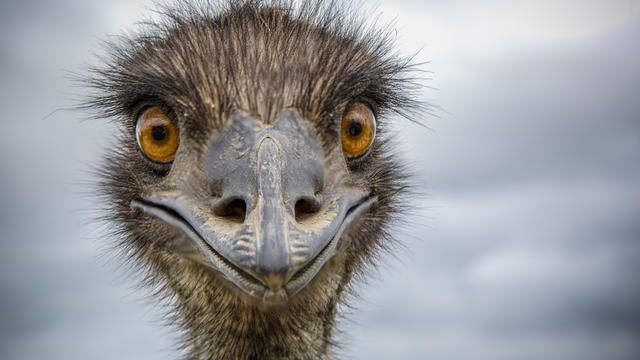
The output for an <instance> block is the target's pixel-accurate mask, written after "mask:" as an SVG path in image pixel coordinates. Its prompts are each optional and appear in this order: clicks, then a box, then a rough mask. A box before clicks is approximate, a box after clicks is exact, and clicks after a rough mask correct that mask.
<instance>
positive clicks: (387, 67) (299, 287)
mask: <svg viewBox="0 0 640 360" xmlns="http://www.w3.org/2000/svg"><path fill="white" fill-rule="evenodd" d="M333 5H335V4H333ZM333 5H332V4H324V5H323V3H321V2H316V1H310V2H304V3H303V4H302V5H301V6H300V8H299V9H297V10H294V9H293V6H291V5H283V4H279V5H269V4H262V3H259V2H254V1H248V2H229V3H228V4H227V5H223V6H222V7H223V8H213V6H210V7H206V6H205V8H197V7H193V6H183V7H181V8H179V9H175V8H169V9H165V18H164V20H161V21H160V22H158V23H156V24H152V25H151V26H150V27H149V28H147V29H146V30H145V31H144V32H142V33H141V34H139V35H138V36H137V37H134V38H132V39H126V38H124V39H120V42H118V43H116V44H112V49H111V58H110V59H108V60H107V63H106V65H105V66H104V67H102V68H97V69H94V70H93V71H94V75H95V76H94V77H93V78H91V79H89V83H90V85H91V86H92V88H93V89H94V90H95V91H96V92H95V93H94V94H92V98H91V100H90V105H91V106H93V107H94V108H97V109H99V110H100V111H101V112H102V113H103V114H105V115H106V116H108V117H112V118H114V117H115V118H118V119H119V124H120V125H121V130H122V131H121V134H120V137H119V142H118V145H117V146H115V147H114V150H113V151H112V152H111V153H110V154H109V155H108V156H107V158H106V164H105V166H104V169H103V176H104V182H103V195H104V196H105V197H106V200H107V202H108V204H109V210H110V214H111V217H110V218H111V220H112V223H113V224H114V225H115V230H114V231H115V232H116V233H117V234H118V235H119V236H120V238H121V244H122V246H123V248H124V249H125V250H126V251H128V252H129V254H131V255H132V256H133V258H134V259H136V261H137V262H138V263H139V264H141V265H142V266H143V267H144V268H146V269H148V270H149V274H150V281H151V282H152V283H156V284H160V285H161V287H162V289H163V290H165V291H166V294H167V295H169V296H177V298H178V300H179V303H178V308H179V309H178V312H179V313H181V315H182V316H183V318H184V323H186V325H185V326H186V327H190V328H192V329H194V328H198V329H200V330H201V333H202V334H205V333H207V334H210V333H211V332H216V331H217V332H220V331H222V330H220V329H221V328H222V327H223V326H222V325H220V324H217V325H216V326H218V328H216V329H215V330H210V331H208V332H207V331H206V329H204V328H205V327H207V326H209V325H207V324H205V320H202V323H200V322H199V321H200V320H199V319H200V317H198V316H201V315H196V314H202V313H212V312H215V313H220V312H222V311H223V310H221V309H222V307H224V306H228V307H229V308H228V309H227V310H228V311H229V312H235V313H238V314H241V311H240V310H239V309H257V308H263V309H264V308H265V307H266V308H271V309H275V308H282V307H284V308H286V314H287V316H289V315H290V316H292V317H295V319H296V321H300V322H303V321H306V320H303V319H307V318H308V319H309V321H312V319H314V318H315V317H318V316H319V315H318V314H320V313H322V314H324V315H322V316H324V317H325V318H326V319H325V320H326V321H325V322H331V323H332V321H333V320H332V319H333V314H334V311H335V305H336V303H337V302H339V300H340V294H341V293H342V291H343V290H344V288H345V287H346V285H347V284H348V282H349V281H350V279H351V277H352V276H353V274H354V272H356V271H357V270H358V269H360V268H361V267H363V266H364V265H367V264H368V263H370V261H371V259H372V254H374V253H375V251H376V250H378V249H379V248H382V247H385V242H386V241H387V237H386V235H385V234H386V232H385V229H386V228H385V225H386V223H387V222H388V220H389V219H390V218H391V217H392V216H393V215H394V209H395V207H394V205H395V204H396V200H397V196H395V195H397V194H398V192H399V191H400V190H401V189H402V188H403V187H404V182H403V180H404V175H403V173H402V171H401V167H400V166H399V165H398V164H397V162H396V161H395V160H394V158H393V155H392V154H390V149H388V147H387V146H386V145H385V144H386V139H385V134H384V122H385V119H386V117H387V116H388V114H389V113H391V112H397V113H401V114H405V113H407V111H408V110H409V108H410V107H411V106H412V105H414V103H413V102H412V100H411V98H410V96H409V95H410V94H409V93H408V92H407V91H406V90H407V84H408V83H409V81H408V80H407V78H406V73H407V71H408V70H409V69H410V65H409V62H408V60H404V59H398V58H396V57H395V56H393V54H392V53H391V51H390V42H389V39H388V37H387V36H385V35H384V33H381V32H378V31H373V30H372V31H365V30H364V27H363V25H361V24H359V23H357V22H355V21H352V20H349V21H347V20H345V19H349V18H350V17H352V14H351V13H349V12H341V11H342V10H340V8H339V7H338V8H335V7H333ZM256 305H257V307H256ZM276 305H277V306H276ZM247 306H249V307H247ZM274 306H275V307H274ZM278 311H280V310H278ZM242 314H246V312H244V313H242ZM264 314H266V313H264ZM305 314H307V315H308V316H307V315H305ZM256 316H257V315H256ZM260 316H263V315H260ZM264 316H267V315H264ZM305 316H307V317H305ZM202 319H204V317H202ZM252 319H253V320H247V321H254V320H255V321H258V320H256V319H257V318H252ZM259 321H262V320H259ZM277 321H279V320H278V319H276V320H273V322H277ZM283 321H284V320H283ZM211 326H213V325H211ZM229 326H236V325H235V323H234V324H231V325H229ZM238 326H239V325H238ZM270 326H271V325H270ZM287 326H289V327H290V325H287ZM304 326H306V325H304ZM304 326H303V325H300V329H302V328H303V327H304ZM326 326H327V328H326V329H325V330H323V331H324V334H325V335H324V336H328V335H327V334H328V332H329V330H327V329H330V325H326ZM283 329H284V327H283ZM200 330H198V331H200ZM194 331H195V330H194ZM238 331H240V330H238ZM283 331H284V330H283ZM305 331H306V330H305ZM314 331H315V330H314ZM272 332H274V333H275V332H276V331H275V330H273V331H272ZM320 333H322V331H320ZM195 336H196V335H194V337H195ZM198 336H200V335H198ZM202 336H205V335H202ZM314 336H315V335H314ZM193 344H202V340H193ZM193 346H196V345H193ZM198 346H200V345H198Z"/></svg>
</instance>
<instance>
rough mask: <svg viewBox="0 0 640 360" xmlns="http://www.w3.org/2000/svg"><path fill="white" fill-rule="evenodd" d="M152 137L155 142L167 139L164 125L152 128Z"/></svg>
mask: <svg viewBox="0 0 640 360" xmlns="http://www.w3.org/2000/svg"><path fill="white" fill-rule="evenodd" d="M151 136H152V137H153V140H155V141H162V140H164V139H166V138H167V129H166V128H165V127H164V126H162V125H156V126H154V127H153V128H151Z"/></svg>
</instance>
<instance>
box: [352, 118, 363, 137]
mask: <svg viewBox="0 0 640 360" xmlns="http://www.w3.org/2000/svg"><path fill="white" fill-rule="evenodd" d="M361 132H362V124H360V123H359V122H356V121H354V122H352V123H351V124H350V125H349V135H351V136H353V137H356V136H358V135H360V133H361Z"/></svg>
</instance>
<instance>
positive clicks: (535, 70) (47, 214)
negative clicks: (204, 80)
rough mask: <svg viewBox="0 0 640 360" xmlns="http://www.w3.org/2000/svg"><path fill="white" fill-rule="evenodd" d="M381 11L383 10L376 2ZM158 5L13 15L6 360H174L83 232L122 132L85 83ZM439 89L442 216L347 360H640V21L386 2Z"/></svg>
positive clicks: (164, 335)
mask: <svg viewBox="0 0 640 360" xmlns="http://www.w3.org/2000/svg"><path fill="white" fill-rule="evenodd" d="M373 5H375V3H374V4H373ZM151 7H152V2H151V1H138V2H125V1H109V2H103V1H101V2H98V1H86V0H64V1H62V0H57V1H33V0H24V1H17V0H14V1H6V0H5V1H2V2H1V3H0V29H1V32H0V104H1V109H2V113H3V119H2V121H1V122H0V124H1V125H2V127H1V131H0V134H1V138H2V140H1V141H0V358H1V359H175V358H176V357H177V355H178V353H177V352H176V351H175V350H173V344H174V342H175V338H174V333H173V331H172V330H171V329H168V328H165V327H164V326H162V324H161V321H160V318H161V314H162V309H161V308H159V307H154V306H149V302H150V301H149V300H148V299H146V298H145V292H144V291H139V290H136V281H135V276H134V277H133V278H130V277H127V276H126V275H125V274H127V269H123V268H121V267H118V259H117V258H114V257H113V256H111V255H109V254H110V252H109V250H108V248H109V245H110V244H111V243H110V241H109V239H106V238H103V237H101V231H100V230H99V229H96V226H95V225H92V224H89V225H87V224H86V223H87V222H88V219H89V218H90V216H92V212H91V209H92V208H94V207H95V204H94V202H93V200H92V199H91V196H90V194H89V196H86V194H83V193H85V192H86V191H87V189H90V187H89V186H88V185H87V184H91V183H92V182H94V181H95V179H94V178H92V175H91V172H90V170H89V168H90V166H91V165H92V164H95V163H96V161H97V159H99V157H100V153H101V151H102V149H103V148H104V147H107V146H109V144H110V140H111V139H112V134H111V132H112V131H113V128H112V127H111V126H110V125H109V124H107V123H106V122H104V121H95V120H88V121H83V119H84V118H86V117H87V114H86V113H82V112H79V111H67V110H58V111H55V110H56V109H64V108H68V107H71V106H73V105H75V104H77V100H78V98H79V96H78V95H81V94H82V93H83V92H84V90H83V89H82V88H80V87H77V86H75V85H74V84H73V83H72V81H70V80H69V79H68V78H67V77H68V72H82V71H83V69H84V68H85V67H86V64H95V63H97V62H98V60H97V59H96V57H95V56H94V55H92V54H94V53H97V54H100V53H102V50H101V48H100V45H99V42H100V40H104V39H107V38H108V34H121V33H122V32H123V31H125V30H132V29H134V23H135V22H136V21H140V20H142V19H144V18H145V17H147V16H149V11H147V10H146V9H148V8H151ZM377 11H378V12H381V13H382V14H383V15H382V16H381V22H382V23H384V22H388V21H395V27H396V28H397V33H398V44H399V47H400V51H401V52H402V53H403V54H406V55H409V54H412V53H414V52H416V51H418V50H420V52H419V54H418V56H417V58H416V60H417V61H431V63H430V64H428V65H426V66H425V67H424V69H427V70H431V71H433V74H432V76H433V80H431V81H428V82H427V85H428V86H431V87H433V89H425V92H424V98H425V99H427V100H429V101H431V102H433V103H435V104H437V105H439V106H440V107H442V109H443V110H442V111H438V114H439V117H438V118H436V117H430V118H428V119H427V122H428V124H429V127H430V128H431V130H425V129H423V128H420V127H418V126H415V125H412V124H411V123H409V122H407V121H401V122H399V125H398V129H399V131H400V133H399V135H398V136H397V139H398V141H399V143H400V145H399V151H401V152H402V154H403V157H404V158H405V159H407V160H408V161H410V162H411V163H412V164H413V168H414V169H415V171H416V172H417V174H418V176H419V179H418V183H420V184H422V185H423V186H424V189H425V191H426V192H427V194H428V196H427V197H426V198H425V199H423V200H421V202H423V204H422V205H423V206H424V207H425V209H424V210H422V211H421V212H420V213H419V214H417V215H416V216H415V217H414V218H413V221H414V222H415V223H417V224H419V225H415V226H411V227H410V228H409V229H401V231H399V232H398V234H399V238H400V239H401V240H402V242H403V243H404V244H405V248H404V249H398V251H396V255H397V256H396V258H389V259H387V261H386V263H385V266H383V267H382V268H381V270H380V271H379V273H378V274H377V275H375V276H374V277H373V278H372V279H371V281H370V284H368V285H365V286H360V292H359V295H360V297H361V300H360V301H359V302H358V305H357V310H356V311H350V312H351V313H352V314H351V315H350V316H349V317H348V320H346V321H344V322H343V327H342V328H343V330H344V331H345V333H347V334H348V335H349V342H348V343H347V346H346V347H345V349H344V352H343V353H344V354H345V358H356V359H391V358H394V359H396V358H397V359H532V360H533V359H558V360H561V359H562V360H571V359H581V360H588V359H594V360H595V359H607V360H616V359H629V360H632V359H640V258H639V257H640V1H638V0H624V1H622V0H620V1H615V0H613V1H612V0H586V1H578V0H559V1H550V0H549V1H540V0H538V1H535V0H527V1H498V0H496V1H440V0H437V1H436V0H433V1H394V2H391V1H382V2H380V3H379V6H378V8H377Z"/></svg>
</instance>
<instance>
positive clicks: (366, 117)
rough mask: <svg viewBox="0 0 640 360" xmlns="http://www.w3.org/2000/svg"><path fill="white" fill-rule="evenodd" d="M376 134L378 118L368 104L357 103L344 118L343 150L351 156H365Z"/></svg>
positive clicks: (341, 131)
mask: <svg viewBox="0 0 640 360" xmlns="http://www.w3.org/2000/svg"><path fill="white" fill-rule="evenodd" d="M375 135H376V119H375V116H374V115H373V112H372V111H371V109H369V107H368V106H366V105H364V104H361V103H356V104H354V105H352V106H351V108H350V109H349V111H347V113H346V114H345V115H344V117H343V118H342V126H341V130H340V137H341V138H342V151H343V152H344V154H345V155H346V156H347V157H349V158H357V157H360V156H363V155H365V154H366V153H367V151H369V149H370V148H371V145H372V144H373V138H374V137H375Z"/></svg>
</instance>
